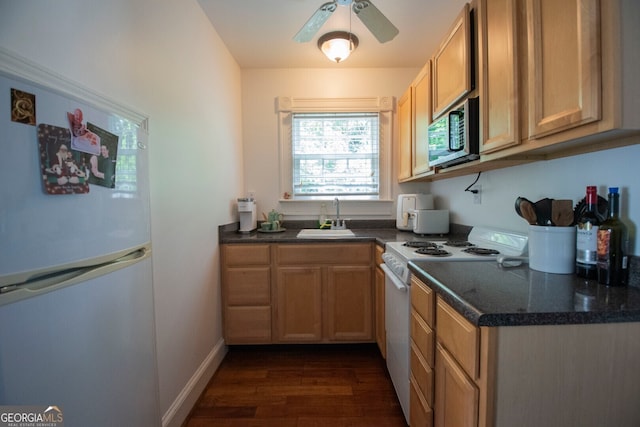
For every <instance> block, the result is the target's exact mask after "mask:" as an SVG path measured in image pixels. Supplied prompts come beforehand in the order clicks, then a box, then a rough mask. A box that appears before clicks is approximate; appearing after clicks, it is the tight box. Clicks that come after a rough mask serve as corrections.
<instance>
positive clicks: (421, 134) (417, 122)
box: [412, 61, 431, 175]
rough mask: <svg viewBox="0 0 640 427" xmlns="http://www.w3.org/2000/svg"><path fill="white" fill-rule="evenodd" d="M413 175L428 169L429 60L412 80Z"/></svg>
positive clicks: (429, 119) (429, 116)
mask: <svg viewBox="0 0 640 427" xmlns="http://www.w3.org/2000/svg"><path fill="white" fill-rule="evenodd" d="M412 87H413V123H412V125H413V143H412V147H413V156H412V159H413V160H412V164H413V175H419V174H421V173H424V172H428V171H429V138H428V136H427V127H428V126H429V124H430V123H431V62H430V61H427V64H426V65H425V66H424V67H423V68H422V70H421V71H420V73H419V74H418V77H416V79H415V80H414V82H413V85H412Z"/></svg>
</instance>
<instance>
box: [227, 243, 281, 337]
mask: <svg viewBox="0 0 640 427" xmlns="http://www.w3.org/2000/svg"><path fill="white" fill-rule="evenodd" d="M221 248H222V263H221V265H222V315H223V324H224V338H225V342H226V343H227V344H252V343H268V342H271V255H270V247H269V245H268V244H255V245H254V244H239V245H222V247H221Z"/></svg>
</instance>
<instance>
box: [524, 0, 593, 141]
mask: <svg viewBox="0 0 640 427" xmlns="http://www.w3.org/2000/svg"><path fill="white" fill-rule="evenodd" d="M526 12H527V14H526V19H527V27H526V28H527V40H528V51H527V61H528V64H527V82H528V85H527V92H528V98H529V106H528V121H529V123H528V137H529V138H538V137H541V136H545V135H549V134H552V133H555V132H560V131H563V130H566V129H570V128H572V127H576V126H580V125H582V124H585V123H589V122H593V121H596V120H599V119H600V117H601V116H600V91H601V90H600V81H601V70H602V67H601V56H600V2H599V1H598V0H563V1H557V0H527V3H526Z"/></svg>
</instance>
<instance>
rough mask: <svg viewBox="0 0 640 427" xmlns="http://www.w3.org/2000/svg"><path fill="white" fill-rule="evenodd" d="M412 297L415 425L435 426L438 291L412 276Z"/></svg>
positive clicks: (411, 401) (412, 419)
mask: <svg viewBox="0 0 640 427" xmlns="http://www.w3.org/2000/svg"><path fill="white" fill-rule="evenodd" d="M409 289H410V293H411V295H410V298H411V314H410V319H409V327H410V337H411V339H410V353H409V354H410V357H409V362H410V365H409V367H410V376H409V378H410V384H411V387H410V388H409V408H410V409H409V418H410V424H411V427H426V426H429V427H430V426H432V425H433V410H432V408H433V405H434V348H435V347H434V346H435V334H434V332H433V329H432V328H433V327H434V314H435V293H434V292H433V291H432V290H431V289H430V288H429V287H428V286H426V285H425V284H424V283H422V282H421V281H420V280H418V279H417V278H416V277H415V276H412V277H411V287H410V288H409Z"/></svg>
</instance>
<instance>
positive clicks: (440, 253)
mask: <svg viewBox="0 0 640 427" xmlns="http://www.w3.org/2000/svg"><path fill="white" fill-rule="evenodd" d="M416 253H418V254H422V255H430V256H437V257H446V256H451V252H448V251H445V250H444V249H439V248H418V249H416Z"/></svg>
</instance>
